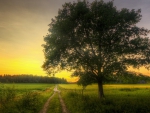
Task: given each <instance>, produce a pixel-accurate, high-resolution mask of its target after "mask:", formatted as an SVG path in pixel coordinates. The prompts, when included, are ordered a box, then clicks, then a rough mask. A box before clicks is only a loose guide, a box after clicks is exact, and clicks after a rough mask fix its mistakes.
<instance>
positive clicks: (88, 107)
mask: <svg viewBox="0 0 150 113" xmlns="http://www.w3.org/2000/svg"><path fill="white" fill-rule="evenodd" d="M59 86H60V88H61V90H62V94H63V98H64V100H65V102H66V105H67V107H68V109H69V111H70V112H71V113H150V107H149V105H150V98H149V95H150V85H149V84H136V85H132V84H128V85H122V84H120V85H104V93H105V97H106V98H105V99H101V100H100V99H99V98H98V88H97V85H96V84H94V85H90V86H88V87H87V88H86V90H85V91H84V96H82V95H81V89H82V87H79V86H77V85H76V84H70V85H59Z"/></svg>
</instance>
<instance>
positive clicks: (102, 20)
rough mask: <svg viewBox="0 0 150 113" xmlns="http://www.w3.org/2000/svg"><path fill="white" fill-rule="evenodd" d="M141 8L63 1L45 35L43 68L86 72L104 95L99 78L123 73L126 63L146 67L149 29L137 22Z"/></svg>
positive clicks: (148, 53) (100, 2) (110, 3)
mask: <svg viewBox="0 0 150 113" xmlns="http://www.w3.org/2000/svg"><path fill="white" fill-rule="evenodd" d="M140 12H141V10H134V9H132V10H129V9H126V8H123V9H121V10H117V8H116V7H115V6H114V5H113V1H110V2H107V3H105V2H104V1H103V0H101V1H97V0H95V1H93V2H92V3H89V2H87V1H86V0H84V1H77V2H73V3H71V2H69V3H65V4H64V5H63V6H62V9H60V10H59V11H58V15H57V16H56V17H55V18H53V19H52V21H51V23H50V24H49V27H50V28H49V34H48V35H46V36H45V37H44V41H45V42H46V43H45V44H44V45H43V47H44V54H45V62H44V64H43V68H44V69H45V70H46V71H47V72H48V73H52V74H53V73H56V72H58V71H60V70H62V69H67V70H73V71H74V74H73V75H75V74H76V73H78V75H76V76H80V77H81V75H82V73H84V72H85V73H88V74H86V75H90V76H91V77H93V78H94V79H96V80H97V82H98V85H99V91H100V93H101V94H100V96H104V94H103V88H102V82H103V81H104V80H105V78H107V76H109V75H112V76H113V75H115V74H118V73H119V74H120V73H123V72H125V71H127V69H128V67H129V66H133V67H134V68H139V67H140V66H144V67H146V68H149V64H150V60H149V59H150V43H149V42H150V40H149V38H148V37H146V36H147V35H148V33H149V30H147V29H145V28H139V27H137V26H136V24H137V23H138V22H139V21H140V20H141V14H140Z"/></svg>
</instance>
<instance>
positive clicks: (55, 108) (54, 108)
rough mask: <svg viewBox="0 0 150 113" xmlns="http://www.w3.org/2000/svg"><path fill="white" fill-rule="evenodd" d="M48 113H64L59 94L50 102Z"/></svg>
mask: <svg viewBox="0 0 150 113" xmlns="http://www.w3.org/2000/svg"><path fill="white" fill-rule="evenodd" d="M47 113H62V109H61V104H60V101H59V96H58V94H57V93H56V94H55V95H54V97H53V98H52V99H51V100H50V104H49V108H48V112H47Z"/></svg>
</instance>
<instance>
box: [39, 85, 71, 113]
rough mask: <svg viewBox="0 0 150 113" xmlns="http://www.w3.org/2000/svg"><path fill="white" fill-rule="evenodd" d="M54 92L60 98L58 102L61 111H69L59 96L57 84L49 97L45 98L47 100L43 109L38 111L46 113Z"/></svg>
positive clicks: (63, 112)
mask: <svg viewBox="0 0 150 113" xmlns="http://www.w3.org/2000/svg"><path fill="white" fill-rule="evenodd" d="M56 93H58V95H59V100H60V104H61V107H62V113H69V112H68V110H67V107H66V105H65V103H64V101H63V99H62V97H61V94H60V91H59V90H58V89H57V85H56V86H55V88H54V93H53V95H52V96H50V97H49V99H48V100H47V102H46V103H45V104H44V107H43V109H42V110H41V111H40V112H39V113H47V110H48V106H49V103H50V100H51V99H52V98H53V96H54V95H55V94H56Z"/></svg>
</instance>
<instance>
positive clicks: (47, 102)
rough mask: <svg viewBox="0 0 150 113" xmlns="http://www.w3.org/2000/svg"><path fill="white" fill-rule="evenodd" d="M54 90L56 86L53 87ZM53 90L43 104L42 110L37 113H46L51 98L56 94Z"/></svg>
mask: <svg viewBox="0 0 150 113" xmlns="http://www.w3.org/2000/svg"><path fill="white" fill-rule="evenodd" d="M55 88H56V86H55ZM55 88H54V93H53V95H52V96H50V97H49V99H48V100H47V101H46V103H45V104H44V107H43V108H42V110H41V111H40V112H39V113H47V110H48V106H49V103H50V100H51V99H52V98H53V96H54V95H55V93H56V92H55Z"/></svg>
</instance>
